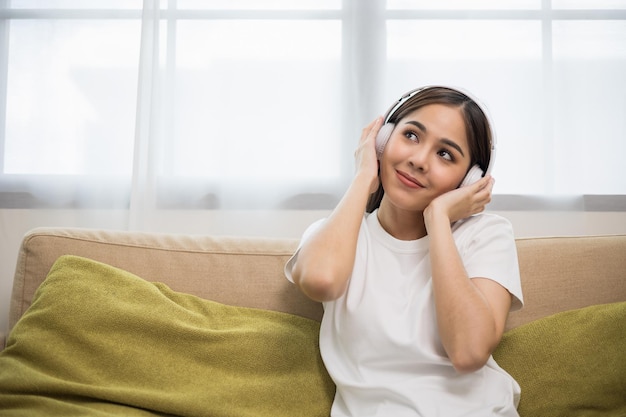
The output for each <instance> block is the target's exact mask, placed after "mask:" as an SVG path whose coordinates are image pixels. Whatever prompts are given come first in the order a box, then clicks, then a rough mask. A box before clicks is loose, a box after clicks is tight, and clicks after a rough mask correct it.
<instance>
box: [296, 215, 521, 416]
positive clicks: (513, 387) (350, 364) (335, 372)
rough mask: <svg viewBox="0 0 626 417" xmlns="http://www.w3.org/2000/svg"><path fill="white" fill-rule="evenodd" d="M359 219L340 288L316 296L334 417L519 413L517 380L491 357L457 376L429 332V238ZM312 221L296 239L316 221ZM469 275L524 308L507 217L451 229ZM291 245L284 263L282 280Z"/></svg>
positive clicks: (432, 320)
mask: <svg viewBox="0 0 626 417" xmlns="http://www.w3.org/2000/svg"><path fill="white" fill-rule="evenodd" d="M376 213H377V212H376V211H375V212H374V213H372V214H369V215H368V214H366V215H365V216H364V219H363V222H362V225H361V229H360V232H359V237H358V243H357V252H356V258H355V264H354V269H353V271H352V276H351V278H350V280H349V283H348V287H347V290H346V292H345V294H344V295H343V296H342V297H340V298H338V299H337V300H335V301H332V302H326V303H324V317H323V319H322V324H321V328H320V350H321V354H322V358H323V360H324V364H325V366H326V369H327V370H328V372H329V374H330V376H331V377H332V379H333V380H334V382H335V384H336V385H337V393H336V395H335V400H334V402H333V407H332V412H331V416H333V417H344V416H350V417H366V416H379V417H405V416H406V417H408V416H411V417H415V416H423V417H435V416H442V417H455V416H459V417H460V416H464V417H486V416H518V413H517V411H516V407H517V404H518V402H519V395H520V387H519V385H518V384H517V382H516V381H515V380H514V379H513V378H512V377H511V376H510V375H509V374H508V373H506V372H505V371H504V370H503V369H502V368H500V367H499V366H498V365H497V364H496V362H495V361H494V360H493V358H490V359H489V361H488V362H487V364H486V365H485V366H484V367H482V368H481V369H479V370H477V371H475V372H472V373H468V374H463V375H461V374H459V373H457V372H456V370H455V369H454V368H453V366H452V363H451V361H450V360H449V359H448V357H447V356H446V353H445V351H444V348H443V345H442V344H441V340H440V338H439V334H438V331H437V324H436V317H435V306H434V297H433V293H432V278H431V271H430V258H429V253H428V251H429V242H428V239H429V238H428V236H426V237H424V238H422V239H419V240H415V241H402V240H398V239H395V238H394V237H393V236H391V235H390V234H388V233H387V232H386V231H385V230H384V229H383V228H382V226H381V225H380V223H379V221H378V218H377V215H376ZM319 224H320V222H316V223H314V224H312V225H311V226H310V227H309V228H308V229H307V231H306V232H305V235H304V236H303V241H304V240H305V239H307V237H308V236H309V235H310V233H311V232H312V231H313V230H315V228H316V227H318V226H319ZM452 234H453V237H454V240H455V242H456V245H457V248H458V250H459V253H460V255H461V257H462V259H463V263H464V265H465V269H466V271H467V273H468V276H470V277H483V278H489V279H492V280H494V281H496V282H498V283H500V284H501V285H502V286H503V287H504V288H506V289H507V290H508V291H509V292H510V293H511V294H512V295H513V298H512V299H513V303H512V306H511V309H512V310H515V309H518V308H520V307H521V306H522V303H523V299H522V290H521V284H520V276H519V267H518V260H517V251H516V247H515V240H514V238H513V231H512V227H511V225H510V223H509V222H508V220H506V219H504V218H502V217H499V216H495V215H491V214H480V215H476V216H473V217H470V218H468V219H466V220H464V221H462V222H457V223H456V224H455V225H454V226H453V232H452ZM296 257H297V252H296V254H295V255H294V257H292V259H291V260H290V261H289V262H288V263H287V265H286V266H285V274H286V275H287V278H289V279H290V280H292V278H291V268H292V266H293V262H294V260H295V258H296Z"/></svg>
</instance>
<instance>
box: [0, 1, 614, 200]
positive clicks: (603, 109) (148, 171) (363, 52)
mask: <svg viewBox="0 0 626 417" xmlns="http://www.w3.org/2000/svg"><path fill="white" fill-rule="evenodd" d="M1 7H3V8H0V18H1V19H0V24H1V25H2V26H3V27H2V29H3V30H0V41H1V42H0V45H1V46H0V54H1V55H0V57H1V58H2V59H1V60H0V99H1V100H0V104H1V106H0V109H1V110H2V111H0V114H1V115H2V117H1V118H0V126H2V129H0V155H1V158H0V168H1V170H0V206H2V207H51V206H52V207H86V206H95V207H111V206H115V207H128V206H129V205H132V204H133V200H136V199H142V200H144V202H143V204H148V205H150V206H152V207H156V208H173V207H177V208H210V209H213V208H219V209H222V208H224V209H228V208H331V207H332V206H334V204H336V202H337V201H338V199H339V198H340V196H341V194H342V193H343V191H344V190H345V188H346V187H347V185H348V184H349V181H350V179H351V176H352V173H353V160H352V155H353V152H354V147H355V146H356V143H357V141H358V137H359V135H360V131H361V128H362V126H364V125H365V124H367V123H368V122H369V121H370V120H372V119H373V118H374V117H375V116H376V115H378V114H380V113H382V112H383V111H385V110H386V109H387V107H388V106H389V105H390V104H391V102H392V101H394V100H396V99H397V98H398V97H399V96H400V95H401V94H402V93H404V92H406V91H408V90H410V89H412V88H415V87H417V86H421V85H428V84H446V85H457V86H462V87H464V88H467V89H468V90H470V91H472V92H473V93H475V94H476V95H477V96H478V97H480V98H481V99H482V101H483V102H485V103H486V104H487V107H488V108H489V109H490V113H491V115H492V117H493V119H494V121H495V125H496V128H497V136H498V148H497V157H496V164H495V170H494V175H495V176H496V177H497V179H498V181H497V186H496V189H495V192H496V194H497V195H496V196H495V197H496V202H498V201H501V202H504V201H505V200H506V199H507V198H508V199H509V201H515V202H516V203H518V202H519V201H520V200H519V199H520V198H524V196H539V197H540V200H541V199H543V200H544V201H548V200H550V199H554V198H557V199H558V198H562V197H563V196H565V197H569V196H589V195H591V196H595V195H600V196H603V197H601V198H605V197H607V196H610V197H611V198H610V201H611V205H612V207H613V209H619V210H626V198H624V196H626V175H625V174H626V168H624V165H623V164H621V163H620V159H621V158H622V155H624V154H626V125H625V124H624V115H626V78H624V77H623V74H625V73H626V1H617V0H605V1H593V2H591V1H583V0H552V1H547V0H514V1H509V2H505V3H504V4H502V2H496V1H493V0H481V1H478V0H476V1H458V0H446V1H439V2H428V1H421V0H420V1H406V0H388V1H386V2H385V1H383V0H361V1H355V0H352V1H348V0H344V1H340V0H323V1H322V0H318V1H314V0H309V1H294V0H275V1H271V0H264V1H262V0H256V1H245V0H223V1H220V0H195V1H194V0H162V1H157V0H152V1H150V0H146V1H143V2H140V1H130V0H119V1H111V0H106V1H104V0H101V1H96V0H94V1H90V2H84V1H75V0H74V1H73V0H65V1H62V0H56V1H51V0H49V1H45V2H43V1H37V0H12V1H11V2H9V3H8V4H7V5H5V6H1ZM512 197H515V198H516V199H514V200H511V198H512ZM616 198H617V200H616ZM528 201H530V203H529V204H530V205H531V206H532V205H537V204H538V203H537V201H538V200H537V199H535V198H533V199H530V200H528ZM615 201H618V203H617V205H616V204H615ZM500 206H501V207H508V206H507V204H506V202H504V203H502V204H501V205H500ZM522 208H524V207H522ZM587 208H588V207H587ZM583 209H586V207H583Z"/></svg>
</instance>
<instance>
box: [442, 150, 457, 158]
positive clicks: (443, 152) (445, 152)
mask: <svg viewBox="0 0 626 417" xmlns="http://www.w3.org/2000/svg"><path fill="white" fill-rule="evenodd" d="M439 156H441V157H442V158H443V159H445V160H446V161H454V157H453V156H452V153H451V152H448V151H446V150H441V151H439Z"/></svg>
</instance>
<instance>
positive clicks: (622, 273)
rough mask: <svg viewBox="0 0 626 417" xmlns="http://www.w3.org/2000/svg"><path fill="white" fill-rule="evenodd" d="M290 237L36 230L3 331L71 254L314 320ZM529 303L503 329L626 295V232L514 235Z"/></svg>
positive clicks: (23, 254) (26, 243) (22, 256)
mask: <svg viewBox="0 0 626 417" xmlns="http://www.w3.org/2000/svg"><path fill="white" fill-rule="evenodd" d="M297 244H298V241H297V240H295V239H260V238H235V237H208V236H190V235H165V234H147V233H135V232H119V231H105V230H87V229H68V228H40V229H35V230H33V231H31V232H29V233H28V234H27V235H26V236H25V238H24V240H23V243H22V247H21V249H20V253H19V257H18V262H17V267H16V273H15V278H14V286H13V292H12V298H11V306H10V312H9V328H12V327H13V325H14V324H15V323H16V322H17V320H18V319H19V317H21V315H22V314H23V313H24V311H26V309H27V308H28V307H29V306H30V304H31V302H32V299H33V295H34V293H35V290H36V289H37V287H38V286H39V285H40V284H41V282H42V281H43V280H44V279H45V277H46V275H47V273H48V271H49V269H50V267H51V266H52V264H53V263H54V261H55V260H56V259H57V258H58V257H59V256H61V255H65V254H72V255H77V256H83V257H87V258H91V259H94V260H97V261H101V262H104V263H107V264H110V265H113V266H116V267H119V268H122V269H125V270H127V271H130V272H132V273H134V274H136V275H138V276H140V277H142V278H144V279H147V280H149V281H158V282H163V283H165V284H167V285H168V286H170V287H171V288H172V289H174V290H176V291H180V292H186V293H190V294H195V295H197V296H200V297H202V298H206V299H211V300H215V301H218V302H222V303H226V304H232V305H241V306H248V307H256V308H264V309H272V310H277V311H283V312H289V313H293V314H298V315H301V316H304V317H309V318H313V319H317V320H319V319H320V318H321V314H322V308H321V305H320V304H318V303H315V302H313V301H311V300H309V299H307V298H306V297H304V296H303V295H302V294H301V293H300V292H299V291H298V290H297V289H296V288H295V286H294V285H292V284H290V283H289V282H288V281H287V280H286V279H285V277H284V275H283V265H284V264H285V262H286V261H287V259H288V258H289V256H290V255H291V254H292V253H293V251H294V250H295V249H296V247H297ZM517 247H518V254H519V260H520V270H521V273H522V286H523V290H524V297H525V301H526V306H525V307H524V309H523V310H521V312H514V313H511V315H510V317H509V323H508V325H507V328H512V327H516V326H518V325H520V324H523V323H526V322H528V321H531V320H534V319H537V318H540V317H543V316H546V315H549V314H553V313H556V312H559V311H564V310H568V309H573V308H579V307H584V306H587V305H591V304H599V303H609V302H615V301H626V236H599V237H558V238H537V239H518V240H517Z"/></svg>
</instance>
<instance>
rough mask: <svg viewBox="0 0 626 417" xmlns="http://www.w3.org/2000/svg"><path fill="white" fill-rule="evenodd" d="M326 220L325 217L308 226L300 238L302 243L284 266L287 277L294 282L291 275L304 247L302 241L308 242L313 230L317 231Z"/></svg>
mask: <svg viewBox="0 0 626 417" xmlns="http://www.w3.org/2000/svg"><path fill="white" fill-rule="evenodd" d="M324 220H325V219H319V220H317V221H315V222H314V223H312V224H311V225H309V227H307V228H306V230H305V231H304V233H303V234H302V238H301V239H300V244H299V245H298V248H297V249H296V251H295V252H294V254H293V255H291V258H289V260H288V261H287V263H286V264H285V267H284V273H285V276H286V277H287V279H288V280H289V281H291V282H293V276H292V275H291V272H292V270H293V266H294V264H295V263H296V259H298V253H300V248H301V247H302V243H304V242H306V240H307V239H308V238H309V237H311V235H312V234H313V232H315V231H316V230H317V229H318V228H319V227H320V226H321V224H322V223H323V222H324Z"/></svg>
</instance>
